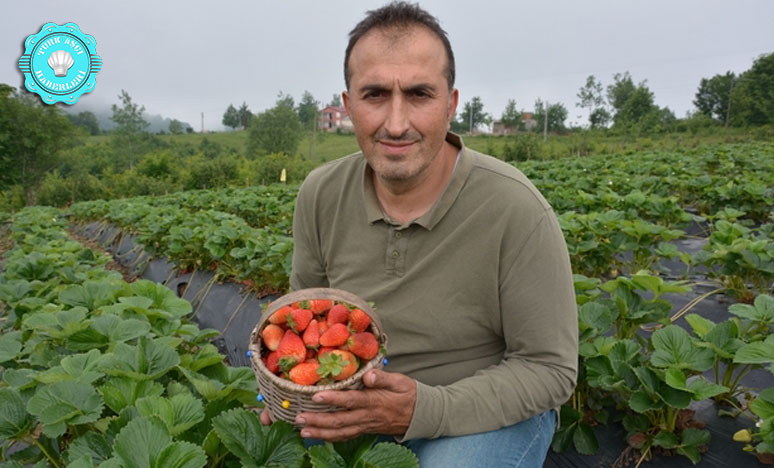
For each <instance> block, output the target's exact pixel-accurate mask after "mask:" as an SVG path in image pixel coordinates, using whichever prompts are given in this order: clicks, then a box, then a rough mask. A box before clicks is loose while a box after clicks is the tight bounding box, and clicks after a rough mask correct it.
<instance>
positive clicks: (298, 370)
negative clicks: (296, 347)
mask: <svg viewBox="0 0 774 468" xmlns="http://www.w3.org/2000/svg"><path fill="white" fill-rule="evenodd" d="M319 367H320V364H318V363H317V362H315V361H311V362H302V363H301V364H298V365H296V366H294V367H293V368H292V369H290V380H292V381H293V382H295V383H297V384H299V385H314V384H316V383H317V382H318V381H319V380H320V375H319V374H318V373H317V369H318V368H319Z"/></svg>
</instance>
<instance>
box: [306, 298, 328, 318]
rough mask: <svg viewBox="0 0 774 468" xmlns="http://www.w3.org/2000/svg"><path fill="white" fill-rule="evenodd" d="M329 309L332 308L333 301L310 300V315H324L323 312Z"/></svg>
mask: <svg viewBox="0 0 774 468" xmlns="http://www.w3.org/2000/svg"><path fill="white" fill-rule="evenodd" d="M331 307H333V301H331V300H330V299H312V300H310V301H309V309H311V310H312V313H314V314H315V315H320V314H322V313H325V311H327V310H328V309H330V308H331Z"/></svg>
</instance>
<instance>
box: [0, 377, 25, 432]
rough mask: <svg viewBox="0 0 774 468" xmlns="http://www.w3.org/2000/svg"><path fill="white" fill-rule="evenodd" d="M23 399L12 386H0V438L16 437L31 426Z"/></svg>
mask: <svg viewBox="0 0 774 468" xmlns="http://www.w3.org/2000/svg"><path fill="white" fill-rule="evenodd" d="M32 422H33V421H32V418H30V417H29V415H28V414H27V409H26V408H25V405H24V400H23V399H22V397H21V394H20V393H19V391H18V390H16V389H14V388H0V439H9V440H13V439H18V438H21V437H23V436H25V435H26V434H27V433H28V432H29V431H30V428H31V427H32Z"/></svg>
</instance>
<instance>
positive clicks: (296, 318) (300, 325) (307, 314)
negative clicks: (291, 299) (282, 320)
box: [286, 309, 312, 333]
mask: <svg viewBox="0 0 774 468" xmlns="http://www.w3.org/2000/svg"><path fill="white" fill-rule="evenodd" d="M286 317H287V321H288V327H290V329H291V330H293V331H294V332H296V333H301V332H302V331H304V330H306V327H307V326H309V322H310V321H311V320H312V311H311V310H309V309H291V312H290V313H289V314H288V315H287V316H286Z"/></svg>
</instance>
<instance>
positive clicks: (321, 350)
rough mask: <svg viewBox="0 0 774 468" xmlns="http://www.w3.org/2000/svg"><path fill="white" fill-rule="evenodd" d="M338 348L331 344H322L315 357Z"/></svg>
mask: <svg viewBox="0 0 774 468" xmlns="http://www.w3.org/2000/svg"><path fill="white" fill-rule="evenodd" d="M336 350H338V348H336V347H333V346H323V347H321V348H320V349H319V350H318V351H317V358H318V359H319V358H321V357H323V356H325V355H326V354H328V353H330V352H331V351H336Z"/></svg>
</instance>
